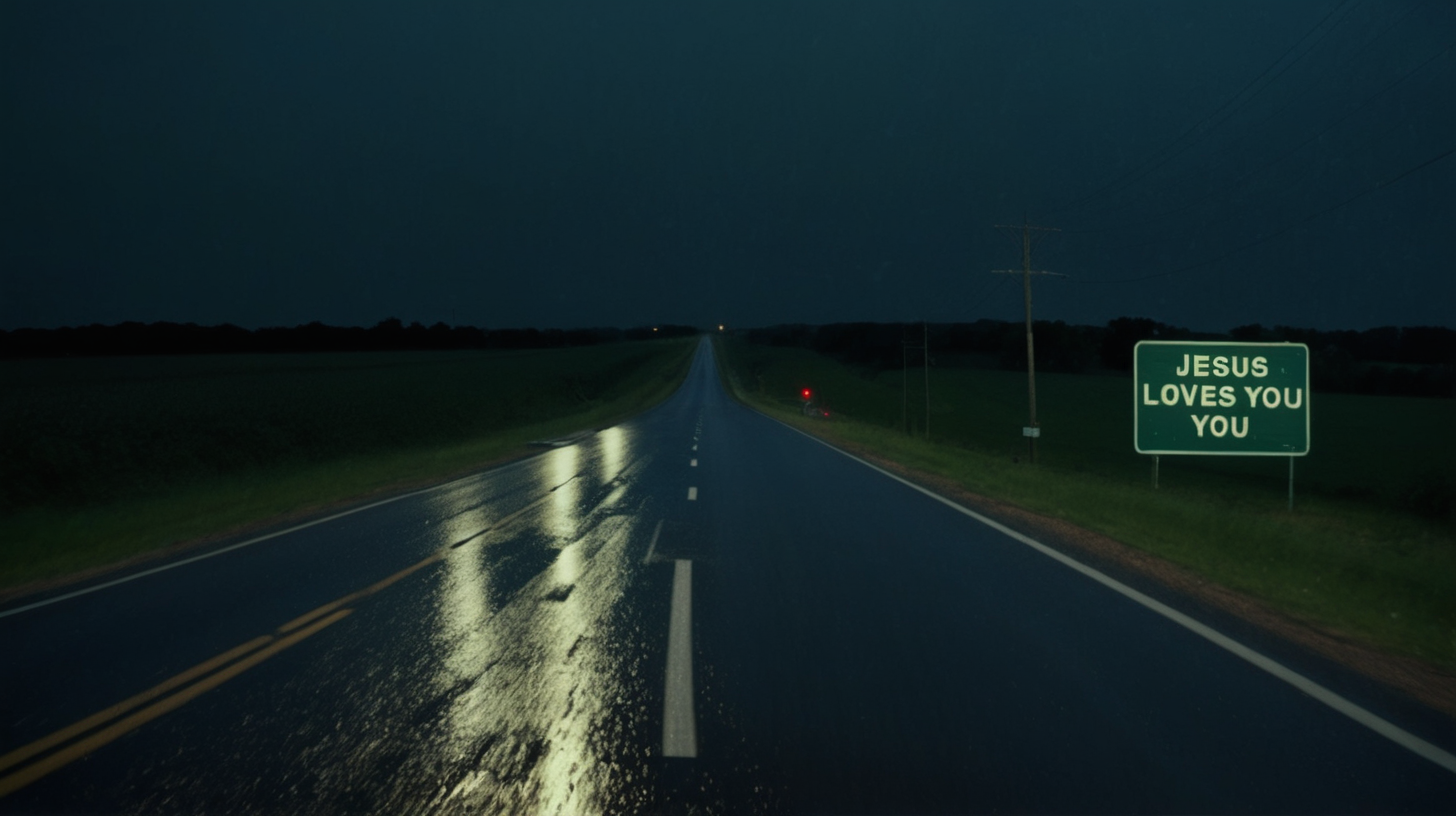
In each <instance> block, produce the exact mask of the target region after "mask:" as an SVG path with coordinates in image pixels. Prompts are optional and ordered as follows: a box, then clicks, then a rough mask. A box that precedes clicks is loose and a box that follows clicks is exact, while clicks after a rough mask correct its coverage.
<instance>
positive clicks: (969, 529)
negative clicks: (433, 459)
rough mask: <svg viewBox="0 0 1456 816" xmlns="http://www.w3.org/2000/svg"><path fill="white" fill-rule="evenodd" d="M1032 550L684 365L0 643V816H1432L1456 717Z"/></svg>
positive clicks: (17, 612) (1443, 787)
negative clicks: (669, 390) (635, 403)
mask: <svg viewBox="0 0 1456 816" xmlns="http://www.w3.org/2000/svg"><path fill="white" fill-rule="evenodd" d="M1035 544H1036V542H1028V541H1026V540H1021V539H1019V538H1017V537H1015V536H1014V535H1008V534H1007V533H1006V532H1005V531H1002V530H998V529H996V528H994V527H993V526H988V525H987V524H985V523H983V522H982V521H980V520H978V519H976V518H973V517H971V516H970V515H968V514H967V513H965V512H963V511H962V510H961V509H959V508H956V507H954V506H951V505H950V504H948V503H946V502H944V501H941V500H938V499H937V498H936V497H934V496H932V495H928V494H927V493H925V492H923V491H921V490H917V489H915V488H914V487H913V486H909V485H906V484H904V483H901V482H898V481H896V480H895V479H893V478H891V477H889V476H887V475H885V474H883V473H880V472H877V471H876V470H874V469H872V468H870V467H868V466H866V465H864V464H862V463H860V462H857V461H854V460H852V459H850V458H848V457H846V456H844V455H843V454H841V453H839V452H837V451H835V450H832V449H830V448H828V447H826V446H824V445H823V444H821V443H819V442H817V441H815V440H813V439H811V438H809V437H806V436H804V435H802V434H800V433H798V432H797V431H794V430H792V429H789V428H787V427H785V426H783V425H780V424H779V423H776V422H774V421H772V420H770V419H767V418H765V417H763V416H761V415H759V414H756V413H754V412H752V411H749V410H748V409H746V408H743V407H742V406H740V405H738V404H737V403H735V402H733V401H732V400H731V399H729V397H728V396H727V395H726V394H725V393H724V391H723V390H722V388H721V386H720V384H719V381H718V378H717V373H716V368H715V362H714V360H713V354H712V346H711V344H709V343H708V342H706V341H704V343H703V344H702V345H701V346H700V348H699V352H698V355H697V357H696V358H695V360H694V363H693V368H692V370H691V372H690V373H689V375H688V379H687V381H686V382H685V384H684V386H683V387H682V388H681V389H680V390H679V391H678V392H677V393H675V394H674V395H673V396H672V397H671V398H669V399H668V400H667V401H666V402H664V403H663V404H662V405H660V406H658V407H657V408H655V409H653V410H651V411H649V412H647V413H645V414H643V415H641V416H639V417H637V418H635V419H633V420H632V421H629V422H626V423H623V424H622V425H619V426H616V427H613V428H608V429H603V430H601V431H598V432H596V433H594V434H591V435H588V436H585V437H582V438H580V439H577V440H573V441H570V442H569V443H567V444H564V445H563V446H561V447H558V448H554V449H550V450H547V451H546V452H544V453H542V454H540V455H538V456H535V457H532V458H530V459H527V460H523V461H521V462H517V463H514V464H511V465H507V466H505V467H502V468H497V469H494V470H491V471H487V472H484V473H480V474H477V475H474V476H471V477H469V478H466V479H462V480H459V481H456V482H453V483H450V484H448V485H444V486H441V487H438V488H434V489H431V490H425V491H419V492H417V493H414V494H409V495H406V496H401V497H396V498H394V499H391V500H388V501H386V502H380V503H376V504H372V505H367V506H364V507H361V508H355V509H353V510H350V511H348V512H347V513H343V514H339V515H337V516H336V517H331V518H327V519H320V520H316V521H315V522H313V523H311V524H310V525H308V526H305V527H302V528H293V529H286V530H279V531H277V532H276V533H275V534H273V535H271V536H269V537H264V538H261V539H259V540H247V541H239V542H233V543H232V544H231V545H230V546H229V547H226V548H218V549H216V550H214V551H212V552H209V553H202V554H201V556H202V557H193V558H189V559H185V560H182V561H178V562H174V563H173V564H169V565H164V566H165V568H163V569H159V570H146V571H142V572H139V573H135V574H132V575H127V576H121V578H122V580H120V581H119V582H118V581H116V580H115V579H114V578H113V579H112V580H109V581H105V582H100V583H98V584H97V585H95V586H92V587H80V588H72V589H71V590H70V591H67V592H63V593H57V594H56V595H55V596H52V597H50V598H41V599H28V600H27V601H26V602H18V603H16V604H13V605H11V606H10V607H8V608H5V609H0V653H3V654H4V655H5V656H6V657H5V660H4V662H3V666H0V753H3V755H0V812H13V813H31V812H41V813H44V812H67V813H73V812H108V813H109V812H132V813H197V812H216V813H235V812H247V813H302V812H307V813H318V814H324V813H414V812H420V813H424V812H429V813H478V812H486V813H493V812H498V813H519V812H531V813H562V814H574V813H588V812H613V813H616V812H684V813H685V812H722V813H738V812H745V811H786V812H806V811H842V812H984V811H989V810H1009V811H1021V812H1026V811H1050V810H1060V811H1077V812H1091V811H1098V812H1109V811H1118V812H1191V811H1200V812H1207V811H1213V812H1272V811H1279V812H1369V811H1382V812H1396V811H1409V812H1430V811H1450V810H1452V809H1453V808H1456V765H1451V764H1443V763H1447V762H1448V760H1449V759H1450V753H1449V751H1450V750H1451V748H1452V745H1453V743H1456V738H1453V729H1452V723H1451V720H1450V719H1449V718H1447V717H1445V716H1444V715H1440V714H1436V713H1434V712H1430V711H1427V710H1424V709H1422V708H1420V707H1419V706H1415V705H1413V704H1410V703H1408V702H1406V701H1403V700H1401V699H1399V698H1398V697H1395V696H1394V695H1391V694H1388V693H1386V692H1384V691H1382V690H1380V689H1373V688H1371V687H1370V686H1369V685H1368V684H1367V683H1365V682H1363V681H1361V680H1360V679H1359V678H1358V677H1355V676H1354V675H1352V674H1351V673H1348V672H1345V671H1344V670H1342V669H1340V668H1339V667H1336V666H1330V665H1327V664H1324V663H1322V662H1320V661H1319V660H1318V659H1316V658H1313V657H1310V656H1308V655H1303V654H1301V653H1299V652H1298V651H1297V650H1292V649H1289V648H1286V647H1283V646H1281V645H1280V644H1276V643H1261V642H1246V641H1248V638H1243V639H1239V640H1236V641H1231V642H1230V643H1223V642H1220V641H1219V640H1218V637H1219V636H1220V635H1219V633H1220V632H1221V631H1223V630H1224V628H1226V627H1224V626H1223V622H1220V621H1217V620H1213V621H1208V620H1205V618H1206V616H1204V615H1201V614H1200V615H1195V616H1194V617H1195V618H1197V620H1189V619H1187V618H1184V619H1181V620H1180V617H1179V616H1180V615H1181V613H1180V612H1179V611H1178V609H1177V608H1176V607H1177V599H1172V598H1163V601H1166V602H1167V603H1169V604H1171V605H1172V606H1173V607H1174V608H1168V607H1164V608H1163V609H1161V610H1160V609H1159V608H1158V606H1159V605H1160V601H1159V600H1158V599H1157V598H1155V597H1149V596H1148V595H1145V594H1141V593H1139V592H1138V591H1137V590H1136V589H1132V588H1129V587H1127V586H1126V585H1124V584H1122V583H1118V582H1117V581H1116V580H1114V579H1113V578H1109V577H1107V576H1104V575H1102V574H1100V573H1095V571H1091V570H1089V569H1086V568H1079V567H1078V565H1076V564H1075V563H1072V564H1069V563H1068V562H1066V561H1065V560H1059V559H1058V558H1057V557H1055V554H1054V553H1053V554H1048V553H1047V552H1044V551H1042V550H1040V549H1038V548H1037V546H1035ZM239 545H240V546H239ZM1142 589H1144V590H1148V591H1149V592H1152V590H1149V589H1148V588H1146V587H1144V588H1142ZM78 590H79V591H78ZM1153 594H1154V595H1155V594H1156V593H1153ZM1200 621H1202V623H1200ZM1204 623H1212V624H1213V625H1214V631H1212V632H1209V631H1200V630H1199V627H1200V626H1202V625H1203V624H1204ZM1241 637H1242V636H1241ZM1230 644H1232V645H1230ZM1240 649H1243V650H1245V651H1247V654H1246V653H1242V652H1240V651H1239V650H1240ZM1271 655H1272V656H1271ZM1260 660H1263V661H1265V662H1264V663H1261V662H1260ZM1271 666H1273V668H1271ZM1281 671H1282V672H1284V674H1280V672H1281ZM1301 681H1302V682H1303V683H1304V685H1301ZM1322 695H1323V696H1322ZM1342 705H1343V706H1344V708H1342V707H1341V706H1342Z"/></svg>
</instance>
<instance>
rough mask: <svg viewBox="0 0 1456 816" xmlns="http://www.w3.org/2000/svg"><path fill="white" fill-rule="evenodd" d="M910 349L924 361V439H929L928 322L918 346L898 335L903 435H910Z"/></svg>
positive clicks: (902, 332) (903, 335) (925, 324)
mask: <svg viewBox="0 0 1456 816" xmlns="http://www.w3.org/2000/svg"><path fill="white" fill-rule="evenodd" d="M910 349H920V350H921V352H922V353H923V354H924V359H925V438H926V439H930V322H929V321H926V322H925V323H924V328H923V333H922V340H921V343H920V345H918V346H916V345H912V344H911V343H910V340H909V338H907V337H906V336H905V334H904V330H903V328H902V329H901V334H900V416H902V417H904V420H905V433H906V435H909V433H910Z"/></svg>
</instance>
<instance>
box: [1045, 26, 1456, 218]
mask: <svg viewBox="0 0 1456 816" xmlns="http://www.w3.org/2000/svg"><path fill="white" fill-rule="evenodd" d="M1453 49H1456V43H1452V44H1451V45H1448V46H1446V47H1445V48H1443V49H1441V50H1440V51H1437V52H1436V53H1435V54H1432V55H1431V56H1430V57H1428V58H1426V59H1425V60H1423V61H1421V62H1420V63H1419V64H1418V65H1416V66H1415V67H1414V68H1412V69H1410V70H1409V71H1407V72H1405V73H1404V74H1402V75H1401V76H1400V77H1398V78H1397V79H1395V80H1394V81H1393V82H1390V83H1389V84H1387V85H1385V86H1384V87H1383V88H1381V89H1380V90H1378V91H1376V92H1375V93H1373V94H1371V95H1370V96H1368V97H1366V98H1365V99H1364V100H1363V101H1361V102H1360V103H1359V104H1358V105H1356V106H1355V107H1353V108H1350V109H1349V110H1347V111H1345V112H1344V113H1342V114H1340V115H1339V116H1337V117H1336V118H1335V119H1333V120H1332V121H1330V122H1329V123H1328V124H1326V125H1325V126H1324V127H1322V128H1320V129H1319V130H1318V131H1316V132H1315V133H1314V134H1312V135H1311V136H1309V137H1308V138H1307V139H1305V140H1304V141H1302V142H1300V143H1299V144H1297V145H1295V146H1294V147H1291V148H1289V149H1288V150H1286V151H1284V152H1283V153H1280V154H1279V155H1277V156H1275V157H1274V158H1272V159H1270V160H1269V161H1267V162H1265V163H1264V164H1262V165H1260V166H1258V167H1255V168H1253V169H1251V170H1246V171H1244V172H1243V173H1241V174H1239V175H1238V176H1235V177H1233V178H1232V179H1230V180H1228V181H1227V182H1225V183H1223V184H1222V185H1220V186H1218V187H1216V188H1214V189H1212V190H1210V191H1209V192H1207V193H1205V194H1204V195H1203V196H1200V197H1199V198H1196V199H1194V200H1193V201H1191V202H1188V203H1186V204H1184V205H1182V206H1179V207H1173V208H1171V209H1163V210H1161V211H1160V212H1159V213H1158V219H1160V220H1167V219H1168V218H1170V217H1172V216H1175V215H1176V214H1178V213H1181V212H1187V211H1188V210H1190V209H1192V208H1194V207H1196V206H1198V205H1199V204H1202V203H1203V202H1205V201H1208V200H1209V199H1211V198H1213V197H1215V196H1218V195H1221V194H1224V193H1227V192H1228V191H1230V190H1232V189H1234V188H1236V187H1237V186H1238V185H1239V184H1241V183H1242V182H1243V181H1244V180H1245V179H1248V178H1249V177H1251V176H1254V175H1255V174H1258V173H1263V172H1264V171H1265V170H1268V169H1269V168H1271V167H1273V166H1274V165H1276V164H1278V163H1280V162H1282V161H1284V160H1285V159H1287V158H1289V157H1290V156H1292V155H1294V154H1295V153H1298V152H1299V151H1300V150H1303V149H1304V148H1306V147H1308V146H1309V145H1310V144H1312V143H1314V142H1315V141H1316V140H1317V139H1319V138H1320V137H1322V136H1324V135H1325V134H1326V133H1328V132H1329V131H1331V130H1333V129H1334V128H1336V127H1338V126H1339V125H1340V124H1342V123H1344V122H1345V121H1346V120H1347V119H1349V118H1350V117H1351V116H1354V115H1355V114H1356V113H1359V112H1360V111H1362V110H1364V109H1365V108H1366V107H1368V106H1369V105H1370V104H1372V103H1374V102H1375V101H1376V100H1378V99H1380V98H1381V97H1382V96H1384V95H1385V94H1387V93H1389V92H1390V91H1391V90H1394V89H1395V88H1396V87H1398V86H1399V85H1401V84H1402V83H1404V82H1405V81H1406V80H1408V79H1410V78H1411V77H1412V76H1415V75H1416V74H1417V73H1419V72H1420V71H1421V70H1423V69H1424V68H1425V67H1426V66H1428V65H1430V64H1431V63H1433V62H1435V61H1436V60H1438V59H1440V58H1441V57H1444V56H1446V55H1448V54H1450V53H1451V52H1452V50H1453ZM1363 147H1364V146H1363V145H1362V146H1361V148H1356V149H1354V150H1350V151H1347V152H1346V153H1344V154H1342V155H1341V156H1338V157H1336V158H1335V162H1336V163H1338V162H1339V160H1342V159H1344V158H1345V157H1347V156H1349V155H1351V154H1353V153H1356V152H1358V151H1359V150H1360V149H1363ZM1235 217H1237V216H1235ZM1220 220H1222V221H1226V220H1230V219H1228V218H1225V219H1220ZM1206 223H1208V222H1205V224H1206ZM1154 224H1156V221H1155V222H1154ZM1148 226H1149V224H1148V222H1147V221H1142V222H1140V223H1130V224H1122V225H1118V226H1113V227H1099V228H1096V229H1088V230H1069V231H1068V234H1070V235H1090V234H1096V233H1104V232H1123V231H1127V230H1132V229H1147V228H1148Z"/></svg>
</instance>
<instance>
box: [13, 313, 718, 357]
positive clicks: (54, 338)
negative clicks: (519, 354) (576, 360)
mask: <svg viewBox="0 0 1456 816" xmlns="http://www.w3.org/2000/svg"><path fill="white" fill-rule="evenodd" d="M697 333H698V330H697V329H696V328H694V327H692V326H678V325H664V326H657V327H655V328H654V327H652V326H639V327H636V328H631V329H617V328H592V329H480V328H476V327H474V326H447V325H445V324H444V323H436V324H434V325H433V326H424V325H422V324H420V323H411V324H409V325H407V326H406V325H405V324H404V323H403V322H401V321H400V320H398V319H397V318H389V319H388V320H381V321H380V322H379V323H377V324H376V325H374V326H372V327H370V328H367V329H366V328H362V327H359V326H326V325H324V324H323V323H319V322H313V323H309V324H307V325H304V326H294V327H292V328H288V327H281V326H280V327H274V328H262V329H253V330H249V329H244V328H241V327H239V326H234V325H231V324H224V325H221V326H199V325H197V324H196V323H137V322H127V323H119V324H117V325H114V326H102V325H99V324H93V325H90V326H77V327H74V328H71V327H64V328H59V329H15V330H13V331H5V330H3V329H0V358H7V359H17V358H25V357H96V356H121V355H133V354H259V353H285V352H324V351H424V350H436V351H441V350H450V349H538V348H562V347H566V346H591V345H596V344H598V343H616V342H621V341H625V340H648V339H652V338H655V337H687V336H690V335H694V334H697Z"/></svg>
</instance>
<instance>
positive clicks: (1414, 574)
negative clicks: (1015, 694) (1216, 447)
mask: <svg viewBox="0 0 1456 816" xmlns="http://www.w3.org/2000/svg"><path fill="white" fill-rule="evenodd" d="M719 358H720V359H721V360H722V361H723V364H724V375H725V379H726V380H727V381H728V385H729V388H730V389H731V390H733V391H734V393H735V394H736V395H737V396H738V397H739V398H740V399H742V400H743V401H744V402H746V403H748V404H750V405H752V406H753V407H755V408H757V409H759V410H761V411H763V412H765V413H767V414H769V415H771V416H774V417H775V418H778V419H780V420H783V421H785V422H787V423H789V424H791V425H794V426H795V427H799V428H801V429H804V430H806V431H808V432H810V433H813V434H815V435H817V436H820V437H823V438H825V439H826V440H829V441H832V442H835V443H837V444H840V445H843V446H845V447H847V448H850V449H853V450H857V451H864V452H867V453H870V454H873V455H875V456H878V457H881V458H883V459H886V460H889V461H891V462H894V463H898V464H900V465H902V466H904V467H906V468H908V469H910V470H912V471H916V472H919V473H924V474H931V475H933V476H935V477H938V478H941V479H945V480H948V481H949V482H951V483H953V484H954V485H956V486H959V487H960V488H962V489H964V490H966V491H969V492H970V493H973V494H976V495H978V496H985V497H990V498H992V499H996V500H1000V501H1003V502H1007V503H1009V504H1012V505H1015V506H1017V507H1021V508H1025V509H1027V510H1030V511H1032V512H1034V513H1037V514H1040V515H1042V516H1046V517H1050V518H1054V519H1062V520H1065V521H1067V522H1070V523H1072V524H1075V525H1076V526H1078V527H1080V528H1083V529H1087V530H1091V531H1094V532H1096V533H1099V534H1102V535H1104V536H1107V537H1109V538H1111V539H1114V540H1115V541H1117V542H1121V543H1122V544H1125V545H1128V546H1130V547H1133V548H1136V549H1137V550H1140V551H1142V552H1145V553H1149V554H1152V555H1154V556H1156V557H1157V558H1160V559H1164V560H1165V561H1167V562H1169V563H1171V564H1173V565H1176V566H1177V567H1179V568H1182V569H1184V570H1187V571H1191V572H1192V573H1195V574H1196V575H1198V576H1201V577H1202V578H1204V579H1206V580H1207V581H1210V582H1213V583H1215V584H1217V585H1220V586H1222V587H1226V588H1228V589H1231V590H1234V591H1235V592H1237V593H1242V594H1244V595H1247V596H1249V597H1252V598H1254V599H1257V600H1259V601H1261V602H1263V603H1265V604H1267V605H1269V606H1271V607H1272V608H1274V609H1276V610H1278V611H1279V612H1281V613H1283V614H1286V615H1288V616H1291V617H1292V618H1294V619H1296V620H1299V621H1302V622H1307V623H1309V624H1312V625H1315V626H1317V627H1320V628H1321V629H1323V630H1325V631H1329V632H1333V633H1336V634H1338V636H1340V637H1344V638H1350V639H1352V640H1354V641H1356V642H1363V643H1366V644H1371V645H1374V646H1376V647H1378V648H1379V649H1382V650H1385V651H1387V652H1391V653H1394V654H1398V655H1403V656H1407V657H1410V658H1415V659H1417V660H1419V661H1422V662H1424V663H1426V664H1429V665H1431V666H1433V667H1436V668H1437V669H1439V670H1440V671H1442V672H1445V673H1447V674H1448V675H1449V673H1450V672H1451V671H1452V670H1453V669H1456V538H1453V535H1452V531H1451V529H1450V527H1449V525H1446V524H1443V523H1441V522H1439V521H1435V520H1431V519H1427V518H1422V517H1420V516H1417V515H1413V514H1410V513H1403V512H1399V511H1396V510H1393V509H1390V508H1386V507H1381V506H1378V505H1373V504H1364V503H1359V502H1352V501H1344V500H1341V499H1339V498H1338V497H1329V496H1322V495H1315V496H1309V497H1304V498H1301V499H1300V501H1299V502H1298V504H1297V506H1296V509H1295V511H1294V512H1292V513H1291V512H1288V511H1286V510H1285V509H1284V503H1283V502H1282V501H1281V500H1280V499H1282V496H1281V495H1277V494H1275V495H1270V491H1268V490H1264V489H1262V488H1260V487H1259V486H1258V485H1255V486H1254V487H1247V486H1244V487H1241V486H1240V485H1239V484H1238V483H1234V482H1228V481H1225V480H1221V479H1220V478H1219V477H1218V475H1217V474H1206V475H1205V476H1203V477H1200V478H1193V477H1192V476H1190V478H1187V479H1184V480H1182V482H1183V483H1182V484H1175V485H1174V486H1171V487H1165V488H1164V489H1160V490H1153V489H1151V486H1150V485H1149V484H1148V482H1147V481H1146V476H1145V475H1143V474H1137V475H1138V476H1142V478H1136V477H1134V476H1132V475H1131V474H1130V473H1128V472H1127V470H1126V469H1125V468H1122V467H1120V466H1117V465H1113V466H1109V467H1106V468H1103V467H1099V463H1098V461H1097V458H1096V457H1095V456H1094V455H1089V454H1086V453H1085V452H1083V454H1082V455H1080V456H1079V457H1076V458H1072V457H1068V458H1067V459H1066V461H1064V463H1062V464H1058V463H1056V460H1055V458H1053V459H1052V461H1051V462H1047V463H1044V464H1038V465H1036V466H1034V467H1032V466H1028V465H1026V464H1024V463H1021V462H1017V461H1014V460H1013V457H1012V455H1010V454H1009V452H1007V451H1004V450H987V449H985V448H983V447H980V446H978V445H976V444H974V442H972V441H968V439H969V438H970V437H972V436H973V432H971V431H967V430H966V429H961V433H959V434H957V429H956V427H955V424H956V422H957V421H958V417H959V418H960V420H959V421H962V422H970V421H973V420H972V419H971V418H974V417H978V416H984V415H985V414H986V413H990V412H995V411H997V410H1000V409H999V407H998V405H999V404H1000V403H1003V402H1006V401H1008V400H1010V399H1012V397H1011V396H1010V395H1008V394H1004V393H1001V392H999V391H997V392H994V393H983V394H980V395H975V396H967V397H965V402H964V403H963V404H962V405H960V406H958V410H957V412H956V413H955V414H949V415H942V416H940V417H938V418H937V416H936V413H935V412H933V413H932V419H936V420H937V422H938V423H939V424H940V427H941V435H943V436H944V437H949V438H952V439H956V438H959V440H960V441H958V442H950V443H943V442H927V441H925V440H924V439H923V438H915V437H910V436H908V435H906V434H905V433H904V432H902V431H901V430H899V429H896V428H889V427H885V426H884V425H881V424H876V423H873V422H867V421H863V420H860V419H858V418H856V409H857V408H859V407H860V406H859V404H858V402H859V401H860V400H857V399H856V397H855V396H853V395H854V394H855V393H856V391H859V392H863V393H865V394H867V396H865V397H863V398H861V399H862V400H863V401H864V402H866V403H867V404H868V403H869V402H871V401H873V400H881V401H885V400H889V401H893V402H894V403H896V404H897V407H898V403H899V401H900V399H901V394H900V393H899V392H900V382H899V377H898V376H897V377H894V378H893V379H894V380H895V381H894V382H893V383H892V384H891V385H893V389H890V388H888V386H887V385H885V384H879V385H877V384H876V383H874V382H873V381H870V380H867V379H866V378H865V377H863V376H860V375H859V374H858V373H856V372H854V371H852V370H850V369H848V368H847V367H845V366H843V365H841V364H839V363H837V362H835V361H833V360H830V359H828V358H825V357H822V356H819V355H815V354H812V353H801V352H800V351H799V350H783V349H773V348H766V347H758V346H749V345H747V344H746V343H743V342H741V341H735V340H732V339H727V340H724V341H722V342H720V343H719ZM811 383H812V384H814V386H815V387H816V388H817V389H819V391H820V393H823V392H824V391H826V390H831V389H833V390H837V391H838V393H839V394H840V398H839V399H838V400H836V402H835V408H836V410H834V411H833V412H832V413H833V418H832V419H831V420H829V421H824V420H813V419H809V418H806V417H804V416H803V415H802V413H801V412H799V411H798V410H797V405H796V404H795V403H794V402H793V400H792V398H790V399H787V400H785V399H776V398H774V396H771V395H779V394H788V395H792V394H795V393H797V392H798V390H799V388H801V387H803V386H804V385H806V384H811ZM1039 384H1040V383H1039ZM1021 385H1022V387H1024V379H1023V380H1022V381H1021ZM889 390H893V392H894V393H892V394H891V393H881V392H885V391H889ZM978 403H982V404H978ZM922 410H923V409H922ZM1129 427H1130V426H1129ZM1127 435H1130V431H1129V432H1128V434H1127ZM1128 444H1129V446H1130V440H1128Z"/></svg>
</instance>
